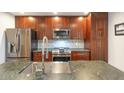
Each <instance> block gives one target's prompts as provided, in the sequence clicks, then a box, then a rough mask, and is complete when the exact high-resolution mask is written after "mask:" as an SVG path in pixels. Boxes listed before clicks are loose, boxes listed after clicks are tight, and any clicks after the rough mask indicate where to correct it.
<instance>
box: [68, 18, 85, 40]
mask: <svg viewBox="0 0 124 93" xmlns="http://www.w3.org/2000/svg"><path fill="white" fill-rule="evenodd" d="M70 28H71V39H80V40H82V39H85V33H86V18H85V17H70Z"/></svg>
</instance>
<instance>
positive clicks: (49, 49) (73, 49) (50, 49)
mask: <svg viewBox="0 0 124 93" xmlns="http://www.w3.org/2000/svg"><path fill="white" fill-rule="evenodd" d="M70 49H71V51H80V52H85V51H86V52H89V51H90V50H89V49H85V48H70ZM52 50H53V48H48V51H52ZM41 51H42V49H35V50H33V52H41Z"/></svg>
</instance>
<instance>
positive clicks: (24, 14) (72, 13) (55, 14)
mask: <svg viewBox="0 0 124 93" xmlns="http://www.w3.org/2000/svg"><path fill="white" fill-rule="evenodd" d="M9 13H11V14H12V15H14V16H86V15H88V14H89V12H9Z"/></svg>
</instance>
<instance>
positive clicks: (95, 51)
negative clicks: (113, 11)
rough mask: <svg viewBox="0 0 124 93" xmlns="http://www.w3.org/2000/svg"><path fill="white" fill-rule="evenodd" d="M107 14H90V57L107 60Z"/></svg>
mask: <svg viewBox="0 0 124 93" xmlns="http://www.w3.org/2000/svg"><path fill="white" fill-rule="evenodd" d="M107 33H108V14H107V13H93V14H92V32H91V59H93V60H105V61H107V59H108V58H107V56H108V54H107V50H108V47H107V46H108V45H107V41H108V39H107V38H108V35H107Z"/></svg>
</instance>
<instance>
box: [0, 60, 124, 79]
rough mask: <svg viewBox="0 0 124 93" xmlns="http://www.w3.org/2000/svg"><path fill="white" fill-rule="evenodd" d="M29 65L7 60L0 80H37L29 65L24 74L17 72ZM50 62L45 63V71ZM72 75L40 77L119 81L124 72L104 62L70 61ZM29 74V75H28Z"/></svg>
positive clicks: (46, 77)
mask: <svg viewBox="0 0 124 93" xmlns="http://www.w3.org/2000/svg"><path fill="white" fill-rule="evenodd" d="M29 63H30V61H28V60H22V59H21V60H13V61H12V60H11V61H10V60H7V62H6V63H3V64H1V65H0V80H37V79H41V78H38V77H36V74H33V73H31V68H30V66H32V65H30V66H29V67H28V68H27V69H26V71H24V72H25V73H23V72H22V73H19V71H20V70H21V69H22V68H23V67H25V66H27V65H28V64H29ZM50 63H51V62H46V63H45V67H46V68H47V70H48V69H49V68H50ZM70 67H71V70H72V73H63V74H55V73H54V74H53V73H47V74H46V75H45V76H42V79H45V80H120V79H124V72H122V71H120V70H118V69H116V68H115V67H113V66H111V65H109V64H107V63H105V62H104V61H72V62H70ZM29 73H30V74H29Z"/></svg>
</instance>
